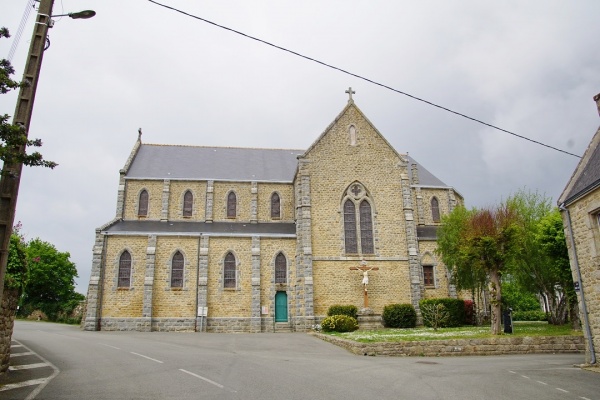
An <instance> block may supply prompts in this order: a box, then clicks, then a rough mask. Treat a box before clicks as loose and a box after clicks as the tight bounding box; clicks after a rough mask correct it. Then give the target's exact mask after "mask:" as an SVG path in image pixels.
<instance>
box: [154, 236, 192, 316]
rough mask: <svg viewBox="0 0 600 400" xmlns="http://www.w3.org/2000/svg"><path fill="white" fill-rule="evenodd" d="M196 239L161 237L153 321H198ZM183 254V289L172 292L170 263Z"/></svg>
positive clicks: (155, 281)
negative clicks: (176, 254)
mask: <svg viewBox="0 0 600 400" xmlns="http://www.w3.org/2000/svg"><path fill="white" fill-rule="evenodd" d="M198 240H199V238H197V237H191V238H190V237H177V236H175V237H173V236H163V237H158V240H157V243H156V264H155V268H154V286H153V293H152V318H170V319H172V318H189V319H191V320H192V321H193V320H194V319H195V317H196V291H197V285H198V283H197V282H198ZM177 251H180V252H181V253H182V254H183V259H184V271H183V288H171V260H172V258H173V255H174V254H175V253H176V252H177Z"/></svg>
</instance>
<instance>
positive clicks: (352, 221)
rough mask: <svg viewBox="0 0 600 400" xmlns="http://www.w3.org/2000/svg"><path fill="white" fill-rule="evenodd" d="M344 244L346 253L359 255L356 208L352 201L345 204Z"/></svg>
mask: <svg viewBox="0 0 600 400" xmlns="http://www.w3.org/2000/svg"><path fill="white" fill-rule="evenodd" d="M344 242H345V247H346V253H348V254H356V253H358V242H357V239H356V207H355V206H354V203H353V202H352V200H350V199H348V200H346V202H345V203H344Z"/></svg>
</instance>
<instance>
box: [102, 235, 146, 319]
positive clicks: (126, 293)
mask: <svg viewBox="0 0 600 400" xmlns="http://www.w3.org/2000/svg"><path fill="white" fill-rule="evenodd" d="M147 246H148V238H147V237H146V236H136V237H132V236H127V237H123V236H110V237H108V238H107V246H106V256H105V257H106V258H105V260H104V263H105V265H104V268H105V270H104V281H103V284H102V290H103V293H102V308H101V311H102V315H101V318H102V319H104V318H107V317H108V318H111V317H112V318H137V317H142V306H143V296H144V277H145V273H146V249H147ZM125 249H126V250H127V251H129V253H130V254H131V286H130V287H129V288H117V276H118V273H119V257H120V256H121V253H122V252H123V251H124V250H125Z"/></svg>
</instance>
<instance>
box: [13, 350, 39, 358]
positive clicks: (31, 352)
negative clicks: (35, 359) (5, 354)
mask: <svg viewBox="0 0 600 400" xmlns="http://www.w3.org/2000/svg"><path fill="white" fill-rule="evenodd" d="M32 354H35V353H34V352H33V351H24V352H22V353H10V358H13V357H20V356H30V355H32Z"/></svg>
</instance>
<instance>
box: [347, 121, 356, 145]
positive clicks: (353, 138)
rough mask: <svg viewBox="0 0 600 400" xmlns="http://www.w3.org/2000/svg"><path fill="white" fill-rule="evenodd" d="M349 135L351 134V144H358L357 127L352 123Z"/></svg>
mask: <svg viewBox="0 0 600 400" xmlns="http://www.w3.org/2000/svg"><path fill="white" fill-rule="evenodd" d="M348 135H349V136H350V146H356V127H355V126H354V125H350V128H348Z"/></svg>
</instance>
